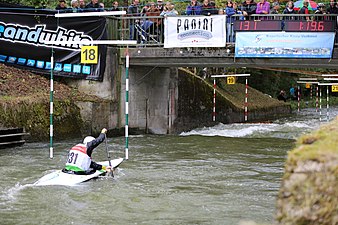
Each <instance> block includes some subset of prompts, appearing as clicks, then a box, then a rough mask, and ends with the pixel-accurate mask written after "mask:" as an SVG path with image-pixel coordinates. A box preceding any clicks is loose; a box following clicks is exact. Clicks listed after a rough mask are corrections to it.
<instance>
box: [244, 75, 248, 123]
mask: <svg viewBox="0 0 338 225" xmlns="http://www.w3.org/2000/svg"><path fill="white" fill-rule="evenodd" d="M244 121H245V122H246V121H248V78H247V77H245V101H244Z"/></svg>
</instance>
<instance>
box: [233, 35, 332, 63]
mask: <svg viewBox="0 0 338 225" xmlns="http://www.w3.org/2000/svg"><path fill="white" fill-rule="evenodd" d="M334 37H335V34H334V33H333V32H302V33H300V32H237V33H236V45H235V57H254V58H261V57H265V58H331V56H332V50H333V44H334Z"/></svg>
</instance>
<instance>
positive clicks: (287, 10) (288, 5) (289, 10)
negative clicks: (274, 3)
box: [283, 1, 296, 20]
mask: <svg viewBox="0 0 338 225" xmlns="http://www.w3.org/2000/svg"><path fill="white" fill-rule="evenodd" d="M293 7H294V4H293V1H289V2H288V3H286V8H285V9H284V11H283V14H296V11H295V10H294V8H293ZM284 19H285V20H292V19H293V16H286V17H284Z"/></svg>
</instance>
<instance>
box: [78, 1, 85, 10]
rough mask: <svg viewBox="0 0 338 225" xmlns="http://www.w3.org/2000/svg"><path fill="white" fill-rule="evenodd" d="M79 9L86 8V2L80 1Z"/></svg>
mask: <svg viewBox="0 0 338 225" xmlns="http://www.w3.org/2000/svg"><path fill="white" fill-rule="evenodd" d="M79 8H80V9H84V8H86V3H85V1H84V0H79Z"/></svg>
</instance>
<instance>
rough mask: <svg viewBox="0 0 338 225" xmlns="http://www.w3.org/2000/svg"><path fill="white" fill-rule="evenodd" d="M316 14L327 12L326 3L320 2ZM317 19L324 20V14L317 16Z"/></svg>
mask: <svg viewBox="0 0 338 225" xmlns="http://www.w3.org/2000/svg"><path fill="white" fill-rule="evenodd" d="M315 14H316V15H324V14H326V11H325V4H324V3H318V7H317V10H316V11H315ZM315 20H319V21H321V20H324V16H315Z"/></svg>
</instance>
